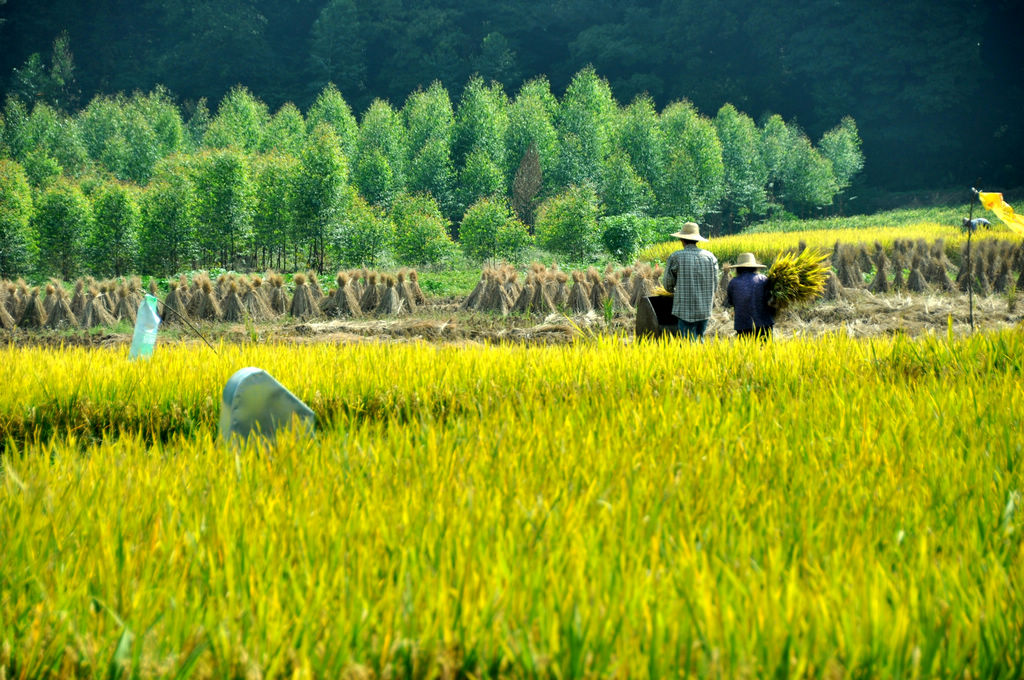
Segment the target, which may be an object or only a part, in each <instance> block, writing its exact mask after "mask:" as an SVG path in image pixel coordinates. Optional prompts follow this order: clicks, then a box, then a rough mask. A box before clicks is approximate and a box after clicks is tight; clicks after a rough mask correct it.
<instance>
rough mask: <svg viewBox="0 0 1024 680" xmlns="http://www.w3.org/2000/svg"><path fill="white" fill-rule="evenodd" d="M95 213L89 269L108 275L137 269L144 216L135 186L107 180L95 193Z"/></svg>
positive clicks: (87, 252) (88, 241) (88, 246)
mask: <svg viewBox="0 0 1024 680" xmlns="http://www.w3.org/2000/svg"><path fill="white" fill-rule="evenodd" d="M92 214H93V219H92V223H91V229H90V230H89V234H88V237H87V239H86V247H85V255H86V262H87V264H88V268H89V271H91V272H92V273H93V274H95V275H97V276H105V277H109V276H124V275H125V274H130V273H132V272H134V271H135V269H136V265H137V261H136V260H137V258H138V253H139V223H140V216H139V207H138V203H137V202H136V200H135V196H134V195H133V193H132V190H131V189H129V188H128V187H126V186H125V185H123V184H119V183H117V182H110V183H107V184H105V185H104V186H103V187H102V188H101V189H99V190H98V191H97V192H96V194H95V197H94V199H93V203H92Z"/></svg>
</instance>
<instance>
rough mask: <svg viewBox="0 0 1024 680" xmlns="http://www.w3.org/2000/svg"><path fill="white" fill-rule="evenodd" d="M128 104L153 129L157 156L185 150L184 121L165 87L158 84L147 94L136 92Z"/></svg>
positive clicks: (160, 156) (161, 156)
mask: <svg viewBox="0 0 1024 680" xmlns="http://www.w3.org/2000/svg"><path fill="white" fill-rule="evenodd" d="M130 106H131V107H132V108H135V109H137V110H138V111H139V112H140V113H141V114H142V118H143V119H144V120H145V121H146V122H147V124H148V126H149V128H150V129H151V130H152V131H153V134H154V135H155V137H156V149H157V151H156V153H157V156H158V157H159V158H163V157H164V156H169V155H171V154H174V153H179V152H181V151H184V150H185V148H186V132H185V123H184V122H183V121H182V118H181V111H180V110H179V109H178V107H177V106H176V105H175V103H174V101H173V100H172V98H171V94H170V92H168V91H167V88H165V87H163V86H162V85H158V86H157V87H156V88H155V89H154V90H153V91H152V92H150V93H149V94H145V95H143V94H139V93H136V94H134V95H132V98H131V100H130Z"/></svg>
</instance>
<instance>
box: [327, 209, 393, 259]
mask: <svg viewBox="0 0 1024 680" xmlns="http://www.w3.org/2000/svg"><path fill="white" fill-rule="evenodd" d="M394 240H395V226H394V224H393V223H392V222H391V220H390V219H388V218H387V216H385V215H384V213H383V211H381V210H380V209H379V208H377V207H375V206H373V205H370V204H369V203H367V202H366V200H364V199H363V198H362V197H361V196H358V195H357V196H353V197H352V198H351V201H350V202H349V203H348V206H347V209H346V210H345V211H344V213H343V214H342V216H341V220H340V225H339V227H338V229H337V231H335V232H334V234H333V239H332V241H333V245H334V250H335V254H336V255H337V257H338V260H339V261H340V262H341V264H344V265H365V266H371V267H373V266H378V265H381V264H384V263H386V262H387V261H388V260H390V259H391V257H392V252H393V251H392V249H393V247H394Z"/></svg>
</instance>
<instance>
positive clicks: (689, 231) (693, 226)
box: [672, 222, 707, 241]
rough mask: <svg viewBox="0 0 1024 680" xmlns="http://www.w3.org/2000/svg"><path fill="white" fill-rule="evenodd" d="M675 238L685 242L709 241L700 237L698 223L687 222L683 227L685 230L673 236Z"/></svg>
mask: <svg viewBox="0 0 1024 680" xmlns="http://www.w3.org/2000/svg"><path fill="white" fill-rule="evenodd" d="M672 236H673V238H681V239H683V240H684V241H707V239H706V238H704V237H703V236H701V235H700V227H698V226H697V223H696V222H687V223H686V224H684V225H683V228H682V229H680V230H679V231H677V232H676V233H674V234H672Z"/></svg>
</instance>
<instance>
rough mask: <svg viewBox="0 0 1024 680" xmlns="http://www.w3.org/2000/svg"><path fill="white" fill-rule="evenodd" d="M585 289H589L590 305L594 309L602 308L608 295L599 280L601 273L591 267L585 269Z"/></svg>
mask: <svg viewBox="0 0 1024 680" xmlns="http://www.w3.org/2000/svg"><path fill="white" fill-rule="evenodd" d="M587 289H588V290H589V291H590V306H591V307H593V308H594V309H602V308H603V307H604V301H605V300H606V299H607V298H608V295H607V293H605V290H604V285H603V283H602V282H601V275H600V274H598V273H597V270H596V269H594V268H593V267H591V268H590V269H588V270H587Z"/></svg>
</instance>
